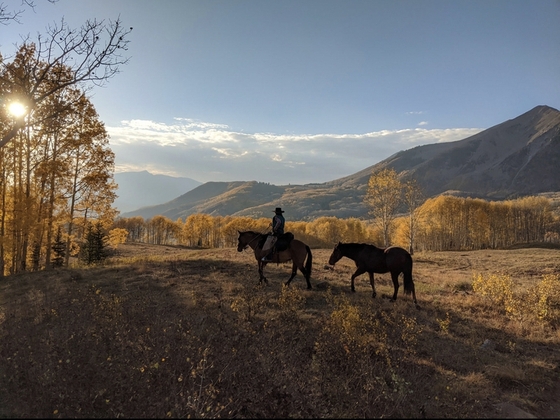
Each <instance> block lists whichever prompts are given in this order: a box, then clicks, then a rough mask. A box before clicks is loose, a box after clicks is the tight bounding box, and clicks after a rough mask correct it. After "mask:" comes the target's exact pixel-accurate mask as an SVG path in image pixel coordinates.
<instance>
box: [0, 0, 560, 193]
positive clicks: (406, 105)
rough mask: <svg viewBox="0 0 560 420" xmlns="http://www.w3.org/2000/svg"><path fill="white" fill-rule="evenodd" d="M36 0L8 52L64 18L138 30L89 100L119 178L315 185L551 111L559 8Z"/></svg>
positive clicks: (348, 0)
mask: <svg viewBox="0 0 560 420" xmlns="http://www.w3.org/2000/svg"><path fill="white" fill-rule="evenodd" d="M35 1H36V3H37V7H36V9H35V12H33V11H30V10H28V11H26V12H25V14H24V15H23V16H22V17H21V21H22V22H23V24H17V23H11V24H10V25H8V26H1V25H0V51H1V52H2V54H3V56H4V57H7V56H9V55H10V54H13V52H14V51H15V48H14V46H13V44H14V43H16V42H18V41H20V36H21V35H27V34H29V35H31V37H32V38H36V35H37V33H45V32H46V31H45V28H46V26H47V25H49V24H52V23H60V20H61V18H62V17H64V19H65V20H66V22H67V23H68V24H69V26H70V27H79V26H81V25H82V24H83V23H84V22H85V21H86V20H87V19H94V18H95V19H97V20H102V19H112V20H114V19H116V18H117V17H119V16H120V18H121V20H122V22H123V24H124V25H125V26H127V27H129V26H130V27H133V28H134V29H133V31H132V33H131V34H130V37H129V39H130V41H131V42H130V45H129V46H130V48H129V56H130V62H129V64H127V65H126V66H124V67H122V69H121V73H120V74H118V75H117V76H116V77H114V78H113V79H111V80H110V81H109V83H108V84H107V85H106V86H105V87H103V88H94V89H93V91H92V98H91V100H92V102H93V104H94V105H95V107H96V109H97V111H98V112H99V115H100V118H101V120H102V121H103V122H104V123H105V125H106V127H107V130H108V132H109V134H110V136H111V148H112V149H113V151H114V152H115V155H116V157H115V162H116V170H117V172H122V171H137V170H149V171H150V172H152V173H154V174H155V173H159V174H166V175H172V176H185V177H189V178H193V179H195V180H197V181H200V182H208V181H250V180H257V181H263V182H270V183H273V184H277V185H285V184H289V183H291V184H304V183H311V182H325V181H330V180H333V179H337V178H340V177H343V176H347V175H350V174H353V173H355V172H358V171H360V170H362V169H365V168H366V167H369V166H371V165H373V164H375V163H377V162H379V161H381V160H383V159H385V158H387V157H389V156H390V155H392V154H393V153H396V152H398V151H400V150H406V149H410V148H412V147H415V146H417V145H420V144H429V143H436V142H443V141H455V140H460V139H463V138H466V137H468V136H470V135H473V134H475V133H477V132H479V131H481V130H483V129H486V128H490V127H491V126H493V125H496V124H499V123H501V122H504V121H506V120H508V119H512V118H515V117H517V116H519V115H521V114H523V113H524V112H527V111H529V110H530V109H532V108H533V107H535V106H537V105H549V106H551V107H553V108H556V109H560V25H559V24H558V22H560V2H558V1H556V0H532V1H516V0H493V1H486V0H484V1H477V0H469V1H460V0H457V1H447V0H446V1H442V0H438V1H436V0H434V1H429V0H422V1H420V0H418V1H412V0H411V1H401V0H385V1H375V0H369V1H357V0H337V1H333V0H297V1H291V0H281V1H280V0H279V1H265V0H259V1H253V0H251V1H242V0H201V1H191V0H182V1H180V0H173V1H172V0H158V1H154V0H110V1H107V0H95V1H93V0H59V1H58V2H57V3H55V4H50V3H48V2H47V1H46V0H35ZM3 3H4V4H7V5H9V6H10V5H11V6H13V8H18V7H19V6H20V3H21V2H20V0H4V1H3Z"/></svg>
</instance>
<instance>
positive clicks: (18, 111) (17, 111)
mask: <svg viewBox="0 0 560 420" xmlns="http://www.w3.org/2000/svg"><path fill="white" fill-rule="evenodd" d="M8 112H9V113H10V115H12V116H14V117H16V118H18V117H22V116H24V115H25V114H26V112H27V108H26V107H25V106H24V105H23V104H22V103H20V102H12V103H11V104H10V105H8Z"/></svg>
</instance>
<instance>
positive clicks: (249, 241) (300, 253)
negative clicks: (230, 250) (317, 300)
mask: <svg viewBox="0 0 560 420" xmlns="http://www.w3.org/2000/svg"><path fill="white" fill-rule="evenodd" d="M238 232H239V238H238V239H237V241H238V242H237V251H239V252H241V251H243V250H244V249H245V248H247V247H248V246H249V247H251V248H252V249H253V251H254V253H255V259H256V260H257V262H258V263H259V283H262V282H263V280H264V281H265V283H267V284H268V280H267V279H266V277H265V276H264V273H263V270H264V267H265V266H266V264H267V261H261V258H262V257H264V256H265V255H267V254H268V252H269V251H264V252H263V250H262V246H263V245H264V241H265V240H266V237H267V235H265V234H262V233H258V232H252V231H246V232H240V231H238ZM306 257H307V262H306V261H305V258H306ZM290 260H291V261H292V275H291V276H290V278H289V279H288V281H287V282H286V285H287V286H289V285H290V283H291V281H292V279H293V278H294V277H295V276H296V274H297V269H298V268H299V271H301V273H302V274H303V276H304V277H305V280H306V281H307V288H308V289H311V282H310V281H309V278H310V277H311V267H312V264H313V256H312V254H311V249H310V248H309V247H308V246H307V245H306V244H304V243H303V242H301V241H299V240H297V239H292V240H291V241H290V243H289V245H288V248H287V249H285V250H284V251H278V252H276V253H275V254H274V256H273V257H272V262H275V263H284V262H288V261H290ZM304 263H305V265H304Z"/></svg>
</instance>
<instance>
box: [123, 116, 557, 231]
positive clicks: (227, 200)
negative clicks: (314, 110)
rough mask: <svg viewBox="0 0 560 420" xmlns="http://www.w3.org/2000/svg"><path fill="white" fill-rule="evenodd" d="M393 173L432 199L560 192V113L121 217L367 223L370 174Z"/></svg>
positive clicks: (215, 189) (211, 187)
mask: <svg viewBox="0 0 560 420" xmlns="http://www.w3.org/2000/svg"><path fill="white" fill-rule="evenodd" d="M383 168H393V169H395V170H396V171H397V173H398V174H399V176H400V177H401V178H402V179H403V180H404V179H407V178H414V179H416V181H417V182H418V184H419V185H420V187H421V188H422V189H423V191H424V193H425V194H426V196H428V197H432V196H436V195H439V194H454V195H460V196H465V197H466V196H470V197H481V198H486V199H491V200H501V199H507V198H515V197H520V196H525V195H536V194H539V193H546V192H560V112H559V111H558V110H556V109H554V108H551V107H548V106H537V107H535V108H533V109H532V110H530V111H528V112H526V113H524V114H522V115H520V116H518V117H516V118H514V119H511V120H508V121H505V122H503V123H501V124H498V125H496V126H493V127H491V128H489V129H487V130H484V131H482V132H480V133H478V134H475V135H474V136H471V137H468V138H465V139H463V140H459V141H455V142H448V143H436V144H429V145H424V146H417V147H414V148H412V149H409V150H405V151H401V152H398V153H396V154H394V155H392V156H390V157H389V158H387V159H385V160H383V161H381V162H379V163H376V164H374V165H372V166H370V167H368V168H365V169H362V170H360V171H359V172H356V173H355V174H353V175H350V176H347V177H344V178H340V179H336V180H333V181H329V182H325V183H321V184H306V185H289V186H276V185H271V184H267V183H261V182H257V181H251V182H208V183H205V184H202V185H200V186H198V187H196V188H194V189H193V190H191V191H188V192H186V193H185V194H182V195H180V196H178V197H177V198H175V199H173V200H171V201H168V202H165V203H164V204H159V205H157V206H151V207H145V208H143V209H140V210H137V211H134V212H129V213H127V214H123V217H131V216H134V215H139V216H142V217H144V218H145V219H149V218H151V217H153V216H155V215H164V216H166V217H169V218H170V219H172V220H176V219H177V218H178V217H181V218H183V219H185V218H186V217H187V216H189V215H190V214H194V213H205V214H210V215H214V216H216V215H221V216H226V215H234V216H250V217H255V218H258V217H270V215H271V213H272V211H273V210H274V208H275V207H278V206H281V207H283V208H284V209H285V210H286V215H287V217H288V218H289V219H291V220H313V219H315V218H317V217H321V216H336V217H339V218H348V217H358V218H363V217H367V212H368V209H367V207H366V206H365V205H364V203H363V200H364V196H365V193H366V190H367V183H368V180H369V178H370V176H371V174H372V172H374V171H377V170H380V169H383Z"/></svg>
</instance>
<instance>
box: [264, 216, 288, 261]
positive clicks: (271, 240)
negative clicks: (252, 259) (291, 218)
mask: <svg viewBox="0 0 560 420" xmlns="http://www.w3.org/2000/svg"><path fill="white" fill-rule="evenodd" d="M274 213H275V214H274V217H273V218H272V223H271V225H272V235H268V238H266V242H265V243H264V245H263V251H268V250H269V249H270V250H271V251H270V253H269V254H268V255H266V256H264V257H262V261H267V262H270V261H272V257H273V255H274V252H275V248H274V245H275V244H276V241H277V240H278V237H279V236H280V235H283V234H284V225H285V224H286V219H284V216H283V215H282V213H284V210H282V208H280V207H276V209H275V210H274Z"/></svg>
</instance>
